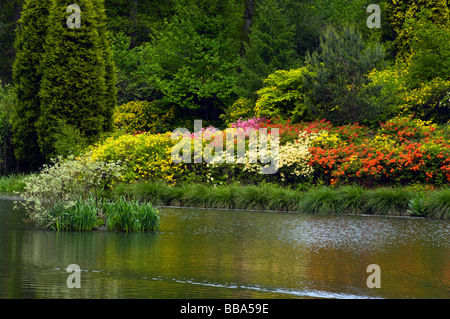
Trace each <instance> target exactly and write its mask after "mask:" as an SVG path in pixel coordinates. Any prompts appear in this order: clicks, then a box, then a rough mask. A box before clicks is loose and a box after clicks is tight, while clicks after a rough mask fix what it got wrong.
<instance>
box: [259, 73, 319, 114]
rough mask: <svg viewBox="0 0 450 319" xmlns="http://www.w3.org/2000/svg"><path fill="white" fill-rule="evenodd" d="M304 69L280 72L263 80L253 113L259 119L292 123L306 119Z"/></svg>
mask: <svg viewBox="0 0 450 319" xmlns="http://www.w3.org/2000/svg"><path fill="white" fill-rule="evenodd" d="M308 72H310V71H309V70H308V69H307V68H306V67H303V68H300V69H293V70H289V71H285V70H280V71H276V72H275V73H273V74H271V75H269V77H268V78H267V79H265V80H264V84H265V87H264V88H262V89H261V90H259V91H258V92H257V94H258V100H257V101H256V106H255V111H256V115H257V116H259V117H267V118H277V117H281V118H284V119H291V120H292V121H294V122H297V121H301V120H305V119H307V118H308V111H307V107H306V105H305V101H304V95H305V92H304V86H303V83H304V75H305V74H306V73H308Z"/></svg>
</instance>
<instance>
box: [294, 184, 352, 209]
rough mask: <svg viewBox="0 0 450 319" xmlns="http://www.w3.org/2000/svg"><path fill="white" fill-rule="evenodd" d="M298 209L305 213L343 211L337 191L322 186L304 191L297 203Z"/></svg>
mask: <svg viewBox="0 0 450 319" xmlns="http://www.w3.org/2000/svg"><path fill="white" fill-rule="evenodd" d="M299 211H300V212H305V213H317V214H328V213H343V212H344V211H343V209H342V199H341V198H340V195H339V192H337V191H336V190H335V189H333V188H331V187H326V186H322V187H320V188H317V189H312V190H309V191H307V192H305V193H304V194H303V196H302V199H301V201H300V204H299Z"/></svg>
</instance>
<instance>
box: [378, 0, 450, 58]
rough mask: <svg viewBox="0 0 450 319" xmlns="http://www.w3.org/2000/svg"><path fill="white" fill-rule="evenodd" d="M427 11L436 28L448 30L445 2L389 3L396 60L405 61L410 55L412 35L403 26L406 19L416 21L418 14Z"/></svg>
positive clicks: (414, 0) (400, 0) (402, 0)
mask: <svg viewBox="0 0 450 319" xmlns="http://www.w3.org/2000/svg"><path fill="white" fill-rule="evenodd" d="M423 9H429V10H430V12H431V13H432V15H431V16H429V19H430V21H432V23H433V24H435V25H436V26H438V27H441V28H448V26H449V25H450V20H449V19H450V14H449V7H448V1H447V0H395V1H392V2H389V4H388V7H387V10H386V11H387V12H389V17H390V23H391V25H392V27H393V29H394V31H395V33H396V39H395V43H396V46H397V51H398V52H397V59H401V60H405V59H407V58H408V57H409V56H410V54H411V53H412V48H411V47H410V41H411V40H412V39H413V37H414V34H413V33H411V29H410V26H408V25H405V22H407V20H408V19H416V18H417V16H418V14H419V12H420V11H421V10H423Z"/></svg>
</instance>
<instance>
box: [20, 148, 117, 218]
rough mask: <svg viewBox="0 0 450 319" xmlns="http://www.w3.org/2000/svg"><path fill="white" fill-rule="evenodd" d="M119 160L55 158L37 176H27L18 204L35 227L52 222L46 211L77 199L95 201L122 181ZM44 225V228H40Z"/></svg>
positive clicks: (67, 205)
mask: <svg viewBox="0 0 450 319" xmlns="http://www.w3.org/2000/svg"><path fill="white" fill-rule="evenodd" d="M124 172H125V168H124V166H122V163H121V162H120V161H117V162H101V161H93V160H92V159H91V158H90V157H89V155H85V156H80V157H77V158H75V157H74V156H69V157H68V158H66V159H64V160H63V159H62V157H58V158H56V159H54V160H53V162H52V164H51V165H44V166H43V168H42V170H41V171H40V172H39V174H34V175H30V176H28V177H27V178H26V179H25V180H24V182H25V184H26V186H25V189H24V191H23V192H22V193H20V196H21V197H22V199H23V200H22V201H20V202H19V203H21V204H22V205H23V206H24V207H25V209H26V211H27V213H28V215H29V218H30V220H31V221H34V222H35V223H36V224H37V225H38V226H44V227H45V226H47V225H48V224H49V223H52V222H53V221H52V217H51V215H50V212H51V211H52V210H53V209H54V208H55V207H56V206H60V205H61V204H62V205H64V206H65V208H66V209H69V208H71V207H73V206H75V204H76V202H77V201H78V200H79V199H80V198H81V199H82V200H87V199H88V198H92V197H93V198H95V199H97V198H98V197H99V196H100V195H101V193H102V192H103V191H105V190H107V189H108V188H112V187H113V186H114V185H115V184H116V183H118V182H119V181H121V180H123V177H122V176H123V173H124ZM44 224H45V225H44Z"/></svg>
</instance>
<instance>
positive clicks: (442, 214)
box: [425, 188, 450, 219]
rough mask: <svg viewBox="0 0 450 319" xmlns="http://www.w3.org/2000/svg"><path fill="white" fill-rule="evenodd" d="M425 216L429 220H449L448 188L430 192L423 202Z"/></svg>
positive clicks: (449, 191)
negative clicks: (429, 218)
mask: <svg viewBox="0 0 450 319" xmlns="http://www.w3.org/2000/svg"><path fill="white" fill-rule="evenodd" d="M425 211H426V215H427V216H428V217H431V218H440V219H449V218H450V188H446V189H442V190H439V191H435V192H432V193H431V194H430V196H429V197H428V198H427V200H426V202H425Z"/></svg>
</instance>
